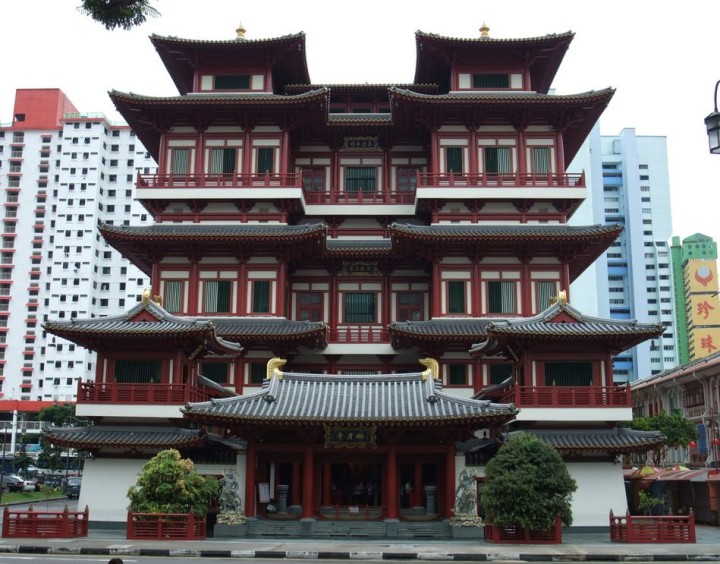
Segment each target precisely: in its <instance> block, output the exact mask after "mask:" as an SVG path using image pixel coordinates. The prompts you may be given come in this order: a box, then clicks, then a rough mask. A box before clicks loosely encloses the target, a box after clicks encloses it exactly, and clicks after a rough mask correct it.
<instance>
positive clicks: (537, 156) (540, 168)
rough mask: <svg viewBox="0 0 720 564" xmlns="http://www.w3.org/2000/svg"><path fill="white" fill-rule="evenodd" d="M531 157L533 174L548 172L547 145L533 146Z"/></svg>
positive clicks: (548, 151) (548, 155) (548, 156)
mask: <svg viewBox="0 0 720 564" xmlns="http://www.w3.org/2000/svg"><path fill="white" fill-rule="evenodd" d="M532 159H533V172H534V173H535V174H548V173H549V172H550V149H549V148H548V147H533V150H532Z"/></svg>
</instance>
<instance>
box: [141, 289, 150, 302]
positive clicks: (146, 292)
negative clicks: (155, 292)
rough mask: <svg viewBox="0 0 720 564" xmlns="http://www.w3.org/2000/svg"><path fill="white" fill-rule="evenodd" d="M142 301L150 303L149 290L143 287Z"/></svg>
mask: <svg viewBox="0 0 720 564" xmlns="http://www.w3.org/2000/svg"><path fill="white" fill-rule="evenodd" d="M142 303H143V305H146V304H149V303H150V290H148V289H147V288H145V289H144V290H143V292H142Z"/></svg>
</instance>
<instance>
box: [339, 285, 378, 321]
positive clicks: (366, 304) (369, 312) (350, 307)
mask: <svg viewBox="0 0 720 564" xmlns="http://www.w3.org/2000/svg"><path fill="white" fill-rule="evenodd" d="M343 299H344V305H345V307H344V320H345V323H375V294H374V293H370V292H349V293H346V294H344V297H343Z"/></svg>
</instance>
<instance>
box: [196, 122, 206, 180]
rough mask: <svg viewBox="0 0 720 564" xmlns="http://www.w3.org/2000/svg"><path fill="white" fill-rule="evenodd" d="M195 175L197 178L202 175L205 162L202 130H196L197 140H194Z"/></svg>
mask: <svg viewBox="0 0 720 564" xmlns="http://www.w3.org/2000/svg"><path fill="white" fill-rule="evenodd" d="M195 143H196V145H195V147H196V149H195V174H197V175H198V176H202V175H203V164H204V162H205V147H204V146H203V145H205V131H204V130H202V129H198V130H197V138H196V139H195Z"/></svg>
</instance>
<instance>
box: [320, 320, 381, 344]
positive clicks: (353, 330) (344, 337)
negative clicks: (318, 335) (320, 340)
mask: <svg viewBox="0 0 720 564" xmlns="http://www.w3.org/2000/svg"><path fill="white" fill-rule="evenodd" d="M328 342H329V343H350V344H352V343H365V344H367V343H375V344H386V343H389V342H390V334H389V333H388V332H387V329H386V327H384V326H383V325H355V324H353V325H339V326H338V327H337V328H335V329H330V330H329V331H328Z"/></svg>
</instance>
